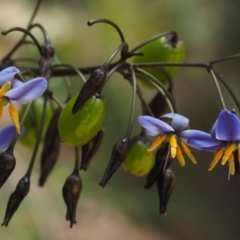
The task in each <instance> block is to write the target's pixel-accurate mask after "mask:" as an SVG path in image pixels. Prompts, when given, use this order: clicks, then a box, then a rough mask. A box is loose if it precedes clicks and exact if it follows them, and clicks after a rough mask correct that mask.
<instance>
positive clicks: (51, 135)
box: [39, 108, 62, 186]
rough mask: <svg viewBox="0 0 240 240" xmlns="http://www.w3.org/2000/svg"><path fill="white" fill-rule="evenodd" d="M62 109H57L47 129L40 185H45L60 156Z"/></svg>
mask: <svg viewBox="0 0 240 240" xmlns="http://www.w3.org/2000/svg"><path fill="white" fill-rule="evenodd" d="M61 111H62V110H61V109H60V108H58V109H56V110H55V112H54V114H53V116H52V119H51V121H50V123H49V126H48V129H47V131H46V136H45V139H44V146H43V152H42V156H41V173H40V178H39V186H43V185H44V183H45V181H46V180H47V177H48V175H49V173H50V172H51V171H52V169H53V167H54V165H55V163H56V162H57V159H58V156H59V152H60V145H61V138H60V135H59V132H58V118H59V116H60V114H61Z"/></svg>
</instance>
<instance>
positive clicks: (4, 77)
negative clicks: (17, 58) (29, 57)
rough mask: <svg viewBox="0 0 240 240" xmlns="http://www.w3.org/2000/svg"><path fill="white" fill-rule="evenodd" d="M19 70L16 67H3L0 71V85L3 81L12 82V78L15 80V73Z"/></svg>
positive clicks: (0, 85)
mask: <svg viewBox="0 0 240 240" xmlns="http://www.w3.org/2000/svg"><path fill="white" fill-rule="evenodd" d="M19 72H20V70H19V69H18V68H16V67H8V68H5V69H3V70H2V71H1V72H0V87H2V86H3V84H4V83H6V82H11V83H12V82H14V80H17V79H16V78H15V74H16V73H19Z"/></svg>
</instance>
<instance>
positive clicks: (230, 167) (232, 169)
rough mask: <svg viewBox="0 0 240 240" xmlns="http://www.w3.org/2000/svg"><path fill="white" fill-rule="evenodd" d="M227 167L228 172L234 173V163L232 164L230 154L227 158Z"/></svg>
mask: <svg viewBox="0 0 240 240" xmlns="http://www.w3.org/2000/svg"><path fill="white" fill-rule="evenodd" d="M228 167H229V170H230V174H231V175H234V174H235V164H234V157H233V155H232V154H231V155H230V156H229V158H228Z"/></svg>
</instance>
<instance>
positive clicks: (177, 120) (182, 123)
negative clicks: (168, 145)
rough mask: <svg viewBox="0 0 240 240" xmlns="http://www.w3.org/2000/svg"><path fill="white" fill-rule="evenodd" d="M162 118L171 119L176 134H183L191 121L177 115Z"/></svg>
mask: <svg viewBox="0 0 240 240" xmlns="http://www.w3.org/2000/svg"><path fill="white" fill-rule="evenodd" d="M161 118H170V119H172V122H171V126H172V127H173V129H174V130H175V132H181V131H183V130H185V129H187V127H188V123H189V119H188V118H186V117H184V116H182V115H180V114H177V113H167V114H164V115H163V116H161Z"/></svg>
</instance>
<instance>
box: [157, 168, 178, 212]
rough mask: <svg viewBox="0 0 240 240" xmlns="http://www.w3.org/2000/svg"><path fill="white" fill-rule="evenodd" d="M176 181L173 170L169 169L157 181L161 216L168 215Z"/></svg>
mask: <svg viewBox="0 0 240 240" xmlns="http://www.w3.org/2000/svg"><path fill="white" fill-rule="evenodd" d="M175 184H176V179H175V176H174V173H173V171H172V170H171V169H167V170H166V171H165V172H164V173H163V174H162V175H161V176H160V177H159V178H158V180H157V188H158V195H159V214H160V215H162V216H165V215H167V204H168V200H169V198H170V195H171V193H172V190H173V188H174V187H175Z"/></svg>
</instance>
